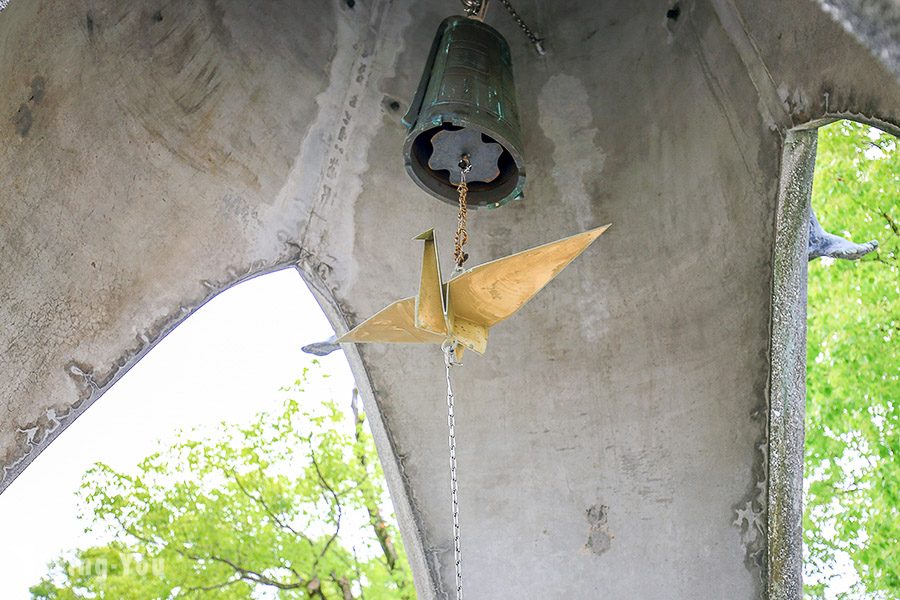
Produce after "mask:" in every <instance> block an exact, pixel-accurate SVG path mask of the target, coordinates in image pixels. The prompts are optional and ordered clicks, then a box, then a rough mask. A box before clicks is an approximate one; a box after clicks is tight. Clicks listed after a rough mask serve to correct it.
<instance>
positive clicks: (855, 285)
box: [804, 121, 900, 598]
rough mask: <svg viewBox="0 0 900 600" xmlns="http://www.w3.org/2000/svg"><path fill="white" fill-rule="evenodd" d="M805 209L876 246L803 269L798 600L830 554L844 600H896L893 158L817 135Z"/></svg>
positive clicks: (863, 138) (881, 146) (839, 129)
mask: <svg viewBox="0 0 900 600" xmlns="http://www.w3.org/2000/svg"><path fill="white" fill-rule="evenodd" d="M813 208H814V209H815V211H816V215H817V216H818V218H819V222H820V223H821V224H822V226H823V227H824V228H825V230H826V231H830V232H832V233H837V234H839V235H842V236H843V237H846V238H848V239H852V240H853V241H856V242H864V241H868V240H871V239H877V240H878V242H879V244H880V247H879V249H878V251H877V253H873V254H870V255H869V256H867V257H865V258H863V259H862V260H860V261H858V262H848V261H830V260H823V259H817V260H815V261H813V262H811V263H810V266H809V312H808V326H809V328H808V362H807V364H808V368H807V403H806V406H807V412H806V415H807V416H806V468H805V477H806V488H807V493H806V511H805V517H804V540H805V542H806V550H807V563H806V565H807V566H806V571H807V585H806V595H807V597H810V598H820V597H824V594H825V590H826V588H827V587H828V576H829V573H830V572H831V571H832V568H833V565H834V564H835V559H836V557H837V556H840V555H843V556H849V557H850V559H852V562H853V565H854V566H855V568H856V571H857V573H858V575H859V584H858V585H856V586H855V588H854V589H852V590H851V591H850V592H848V593H846V594H845V595H844V597H847V598H900V344H898V339H900V265H898V254H900V151H898V148H897V139H896V138H894V137H892V136H890V135H888V134H885V133H883V132H880V131H878V130H875V129H872V128H870V127H866V126H862V125H859V124H857V123H852V122H849V121H841V122H838V123H835V124H833V125H830V126H828V127H825V128H822V129H821V130H820V132H819V147H818V157H817V159H816V172H815V179H814V183H813Z"/></svg>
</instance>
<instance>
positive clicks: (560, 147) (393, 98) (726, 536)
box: [0, 0, 900, 599]
mask: <svg viewBox="0 0 900 600" xmlns="http://www.w3.org/2000/svg"><path fill="white" fill-rule="evenodd" d="M852 4H854V3H844V4H843V5H844V6H846V7H849V8H848V9H847V10H850V11H851V13H852V11H853V10H854V9H853V7H852ZM856 4H859V3H856ZM517 7H518V8H519V10H520V12H521V13H522V14H523V16H525V17H526V18H527V19H528V20H529V21H531V22H532V23H533V24H534V25H535V27H536V29H538V30H539V31H540V32H541V33H542V34H543V35H544V36H545V37H546V38H547V42H546V47H547V49H548V53H547V56H546V57H544V58H542V59H541V58H538V57H536V55H535V53H534V51H533V49H532V48H531V47H530V46H529V45H528V43H527V40H525V39H524V37H522V36H521V33H520V32H519V31H518V30H517V28H516V26H515V24H514V23H513V22H512V21H511V20H510V19H509V18H508V17H507V16H506V15H505V14H503V12H502V11H501V10H499V8H496V7H495V9H494V10H493V11H492V13H491V15H490V18H489V21H490V22H491V23H493V24H495V25H496V26H497V27H498V28H499V29H500V30H501V32H503V33H504V34H505V35H506V36H507V38H508V40H509V42H510V44H511V46H512V49H513V54H514V61H515V70H516V84H517V89H518V94H519V106H520V109H521V112H522V114H523V115H525V118H524V121H525V123H526V131H525V146H526V153H527V157H528V169H529V184H528V188H527V189H526V196H527V197H526V199H525V200H524V201H521V202H517V203H514V204H513V205H511V206H508V207H505V208H503V209H500V210H496V211H479V212H477V213H476V214H473V215H471V217H470V231H471V233H472V240H471V243H470V248H471V249H470V255H471V257H472V259H471V260H472V261H473V263H474V262H481V261H483V260H487V259H491V258H496V257H499V256H502V255H505V254H507V253H509V252H512V251H516V250H520V249H524V248H527V247H529V246H532V245H535V244H538V243H541V242H547V241H551V240H553V239H556V238H559V237H562V236H564V235H567V234H571V233H575V232H577V231H581V230H583V229H586V228H588V227H591V226H594V225H599V224H603V223H607V222H612V223H613V224H614V225H613V228H612V229H611V230H610V232H609V233H608V234H607V235H605V236H604V237H603V238H602V239H601V240H600V241H599V242H598V243H597V244H596V245H595V246H594V247H592V248H591V249H590V250H589V251H588V252H587V253H586V254H585V255H584V256H583V257H582V258H580V259H579V260H578V261H577V262H576V263H574V264H573V265H572V266H571V267H569V269H567V270H566V272H565V273H563V274H562V275H561V276H560V277H559V279H558V280H556V281H555V282H554V283H553V284H552V285H551V286H549V287H548V288H547V289H546V290H544V291H543V292H542V293H541V295H539V296H538V297H537V298H536V299H535V300H534V301H533V302H532V303H531V304H529V305H528V306H527V307H525V309H524V310H523V311H522V313H521V314H519V315H518V316H517V317H516V320H515V321H514V322H513V321H511V322H509V323H507V324H504V325H502V326H500V327H498V328H496V330H495V331H494V335H493V336H492V340H491V350H490V354H489V355H488V356H487V357H484V358H478V357H470V358H468V359H467V364H466V365H465V367H464V368H463V369H462V370H461V371H459V372H458V374H457V378H458V382H457V388H458V389H457V392H458V396H459V401H458V408H457V433H458V443H459V450H458V457H459V473H460V475H459V477H460V489H461V521H462V534H463V552H464V561H465V566H464V568H465V578H466V579H465V587H466V589H467V590H468V591H469V592H470V593H471V594H474V595H477V597H480V598H498V599H499V598H511V599H512V598H515V599H520V598H536V597H551V598H596V597H604V598H648V599H652V598H696V597H697V594H698V590H702V595H703V596H704V597H708V598H756V597H761V596H765V595H766V593H767V592H766V590H767V588H768V587H769V585H768V584H767V581H768V580H769V579H770V578H772V577H783V578H789V577H790V576H792V575H785V574H784V573H783V571H784V570H783V569H782V570H779V571H778V572H777V573H776V572H775V571H776V570H775V569H769V568H768V565H769V564H770V562H771V561H772V559H773V557H771V556H769V547H768V540H769V539H770V537H771V536H773V535H775V536H776V537H777V535H778V534H777V533H773V532H770V531H767V522H768V519H769V516H768V515H767V509H768V508H769V507H770V505H771V503H772V502H777V499H778V498H780V497H781V496H780V495H781V494H784V493H786V494H788V495H789V494H790V490H788V491H785V489H784V486H785V485H786V484H785V483H784V482H785V480H783V479H777V478H773V479H772V488H771V489H770V488H769V487H768V486H767V482H768V472H769V471H768V469H767V466H768V458H767V457H768V450H769V442H768V438H767V432H768V427H767V425H768V424H769V421H770V419H769V413H768V408H769V397H770V386H772V385H774V384H775V383H777V382H773V381H771V378H772V376H773V355H774V354H775V353H777V352H781V351H782V350H781V348H782V345H780V344H771V345H770V337H771V325H772V319H773V314H772V313H773V303H772V297H773V289H774V287H775V286H776V285H779V282H780V281H782V279H779V278H776V277H775V275H774V274H775V271H776V268H775V267H776V265H775V260H774V257H775V256H776V254H775V250H776V248H775V246H776V241H777V239H778V238H776V214H779V210H782V211H783V210H784V207H782V208H781V209H779V197H780V196H779V189H780V188H779V177H780V176H781V160H780V158H781V156H782V150H783V140H784V139H785V136H786V135H787V132H788V131H789V130H790V129H792V128H795V127H801V126H805V125H807V124H818V123H822V122H826V121H827V120H829V119H834V118H838V117H842V116H849V117H853V118H857V119H860V120H865V121H868V122H872V123H877V124H880V125H881V126H883V127H885V128H887V129H888V130H890V131H892V132H895V133H896V132H900V127H898V126H900V85H898V81H897V79H896V70H895V69H894V67H895V65H894V64H892V63H891V60H890V54H887V55H885V54H884V53H883V52H882V51H881V50H880V49H879V48H877V47H875V41H877V40H884V39H888V40H890V39H894V40H896V39H897V38H896V36H897V35H898V31H897V29H896V23H895V22H894V23H893V24H887V25H886V26H890V27H893V30H892V31H888V32H887V35H888V37H887V38H885V36H884V35H883V34H882V33H879V34H878V35H876V36H874V37H872V36H865V35H855V34H851V33H848V32H847V30H846V29H845V28H844V27H843V26H842V25H841V24H840V23H838V22H837V21H835V20H833V19H832V18H831V16H829V14H826V12H825V11H824V10H823V8H822V5H821V4H819V3H818V2H815V1H813V0H801V1H796V0H791V1H788V0H783V1H780V2H779V1H776V0H753V1H751V0H703V1H702V0H691V1H682V2H679V3H678V4H677V6H676V5H675V4H666V3H660V2H653V1H650V0H638V1H636V2H628V3H607V2H593V1H588V0H584V1H580V2H555V3H541V2H536V1H534V0H519V2H518V4H517ZM455 10H457V7H456V3H455V2H449V1H440V2H438V1H437V0H427V1H421V2H415V3H413V2H411V1H409V0H393V1H388V0H373V1H372V2H365V3H364V2H355V3H352V2H346V1H337V0H334V1H330V2H296V1H288V0H280V1H272V2H268V3H265V4H257V3H247V2H241V1H238V0H207V1H204V2H192V3H166V2H161V1H159V0H157V1H151V0H134V1H131V2H124V1H112V0H111V1H107V2H98V1H95V0H78V1H75V2H63V1H62V0H32V1H16V2H12V3H11V4H10V5H9V6H8V7H7V8H6V9H5V10H4V11H3V12H2V13H0V115H5V116H3V117H2V118H0V136H2V141H3V143H2V145H0V180H2V182H3V184H4V185H3V186H2V188H0V281H2V282H3V283H2V286H0V376H2V379H3V381H4V386H3V388H4V389H3V392H2V396H0V415H2V418H0V465H2V466H3V467H4V477H3V480H2V483H0V489H2V487H3V486H6V485H8V484H9V482H10V481H11V480H12V479H13V478H14V477H15V476H16V475H17V474H18V473H19V472H21V470H22V469H23V468H25V466H26V465H27V464H28V463H29V462H30V461H31V460H32V459H33V458H34V456H35V455H36V454H37V453H39V452H40V450H41V449H42V448H44V447H45V446H46V445H47V444H48V443H49V442H50V441H51V440H52V439H53V438H54V437H55V436H56V435H57V434H58V433H59V432H60V431H61V430H62V429H63V428H64V427H65V426H66V425H67V424H68V423H70V422H71V421H72V419H74V418H75V417H77V415H78V414H80V413H81V412H82V411H84V410H85V409H86V408H87V407H88V406H89V405H90V403H91V402H93V401H94V400H95V399H96V398H97V397H98V396H99V395H100V394H102V393H103V391H104V390H106V389H107V388H108V387H109V386H110V385H111V384H112V383H113V382H114V381H115V380H116V378H117V377H119V376H120V375H121V374H122V373H123V372H124V371H125V370H126V369H127V368H128V367H129V366H131V365H132V364H134V362H135V361H136V360H138V359H139V358H140V356H142V355H143V353H145V352H146V351H147V350H148V349H149V348H150V347H152V345H153V344H154V343H155V342H156V341H158V340H159V339H160V337H162V336H163V335H165V333H166V332H167V331H169V330H170V329H171V328H172V327H174V326H175V325H177V324H178V323H179V322H180V321H181V320H183V319H184V318H185V317H187V316H188V315H189V314H190V313H191V312H192V311H193V310H194V309H195V308H196V307H197V306H199V305H201V304H202V303H203V302H204V301H205V300H207V299H208V298H210V297H211V296H213V295H215V294H216V293H217V292H219V291H221V290H222V289H225V288H226V287H228V286H229V285H232V284H233V283H235V282H237V281H240V280H242V279H245V278H247V277H251V276H253V275H256V274H259V273H263V272H266V271H269V270H271V269H275V268H279V267H282V266H289V265H297V266H298V267H299V268H300V269H301V271H302V272H303V273H304V275H305V276H306V278H307V281H309V282H310V284H311V285H312V287H313V289H314V291H315V293H316V294H317V297H318V298H319V299H320V301H321V302H322V304H323V306H324V308H325V309H326V312H327V313H328V314H329V316H330V318H331V319H332V321H333V322H334V324H335V327H336V328H337V329H339V330H344V329H345V328H346V327H347V326H349V325H352V324H355V323H357V322H358V321H359V320H360V318H361V317H365V316H368V315H369V314H370V313H372V312H373V311H374V310H376V309H378V308H380V307H381V306H383V305H384V304H386V303H387V302H388V301H390V300H393V299H395V298H396V297H397V295H398V294H402V293H404V291H405V292H412V291H413V290H414V289H415V285H416V277H417V275H416V273H415V272H414V271H411V270H410V269H409V265H410V264H415V263H416V261H417V260H418V256H417V253H418V252H419V248H418V247H417V246H416V244H414V243H412V242H411V241H410V238H412V237H413V236H414V235H415V234H417V233H419V232H420V231H422V230H423V229H425V228H427V227H430V226H432V225H434V226H437V227H438V230H439V232H443V238H444V240H445V241H446V240H448V239H449V237H450V235H451V231H452V227H453V221H454V210H453V209H452V208H451V207H448V206H446V205H444V204H441V203H439V202H437V201H436V200H434V199H433V198H429V197H427V196H426V195H425V194H423V193H422V192H421V191H419V190H418V188H416V186H415V185H414V184H413V183H412V182H411V181H409V180H408V178H407V177H406V175H405V173H404V171H403V164H402V159H401V156H400V148H401V146H402V142H403V137H404V129H403V127H402V126H401V124H400V116H401V115H402V114H403V112H404V110H405V109H406V106H407V102H408V100H409V98H411V96H412V93H413V90H414V87H415V85H416V83H417V81H418V77H419V70H420V68H421V65H422V61H423V59H424V55H425V53H426V52H427V48H428V46H429V44H430V41H431V36H432V33H433V31H434V29H435V28H436V27H437V24H438V23H439V22H440V20H441V18H442V17H443V16H445V15H446V14H447V13H448V12H449V11H455ZM891 36H893V37H891ZM885 56H887V58H884V57H885ZM808 158H809V160H811V154H809V155H808ZM784 176H785V177H788V176H790V173H787V172H786V173H785V174H784ZM445 258H446V257H445ZM803 260H804V261H805V257H803ZM448 266H449V265H448ZM792 268H793V267H792V266H790V265H788V266H786V267H784V269H782V271H781V272H783V273H791V272H792V271H791V269H792ZM381 282H386V285H385V284H383V283H381ZM788 313H790V314H793V315H794V316H793V317H792V318H793V319H794V321H793V323H794V325H797V323H796V321H797V320H798V319H800V317H798V316H797V315H796V314H794V313H791V312H790V311H788ZM786 314H787V313H786ZM799 326H800V327H802V324H801V325H799ZM793 351H794V352H799V350H798V349H797V348H796V347H795V348H794V350H793ZM348 354H349V357H350V360H351V364H352V365H353V368H354V370H355V373H356V375H357V377H358V378H359V380H360V386H361V390H362V392H363V395H364V397H365V400H366V402H367V408H368V410H369V411H370V413H371V414H373V415H375V418H374V419H373V420H374V429H375V434H376V437H377V441H378V447H379V452H380V453H381V457H382V460H383V462H384V463H385V469H386V472H387V474H388V477H389V484H390V487H391V491H392V494H393V496H394V499H395V502H396V503H397V508H398V513H399V516H400V520H401V526H402V530H403V534H404V539H405V541H406V542H407V545H408V546H409V548H410V556H411V559H412V562H413V569H414V571H415V575H416V582H417V586H418V589H419V592H420V597H421V598H424V599H429V598H446V597H448V593H449V590H450V586H448V585H447V582H450V581H452V579H453V575H452V568H453V566H452V560H451V559H452V546H451V539H450V521H449V499H448V482H447V473H446V470H447V468H446V464H447V459H446V431H445V427H446V417H445V413H444V411H445V406H444V389H443V387H442V386H443V384H442V381H443V379H442V365H441V357H440V354H439V352H438V351H437V350H435V349H433V348H400V347H390V348H386V347H378V346H369V347H362V348H359V349H349V350H348ZM775 358H776V359H777V358H778V357H777V356H776V357H775ZM410 364H415V365H417V368H416V369H410V368H408V367H409V365H410ZM787 375H789V374H787ZM787 375H786V376H787ZM149 409H152V407H148V410H149ZM136 418H137V417H136ZM795 442H796V440H795ZM785 460H789V459H788V458H786V459H785ZM773 464H774V463H773ZM776 466H777V465H776ZM788 468H789V469H793V470H794V471H795V470H796V469H797V468H798V467H797V465H795V464H792V465H789V467H788ZM788 475H789V476H790V477H796V475H797V474H796V473H795V472H793V471H792V472H791V473H788ZM23 518H29V516H28V515H24V516H23ZM20 543H24V541H21V542H20ZM783 549H784V551H785V552H787V553H788V554H790V555H791V556H793V557H794V559H793V560H794V562H793V563H790V564H791V565H796V564H799V563H798V562H796V560H797V559H796V557H798V556H799V551H800V549H799V547H797V546H796V544H794V545H790V544H789V545H788V546H787V547H786V548H783ZM785 564H787V563H785ZM790 568H793V567H790ZM788 570H789V569H788ZM779 597H780V596H779ZM784 597H789V598H799V596H798V592H797V591H796V588H793V591H791V592H790V593H788V594H787V595H785V596H784Z"/></svg>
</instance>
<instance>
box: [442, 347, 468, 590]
mask: <svg viewBox="0 0 900 600" xmlns="http://www.w3.org/2000/svg"><path fill="white" fill-rule="evenodd" d="M454 346H455V344H454V343H452V342H451V343H445V344H444V345H443V346H442V348H441V349H442V350H443V351H444V367H445V368H446V370H447V427H448V430H449V440H450V505H451V507H452V509H453V562H454V565H455V568H456V600H462V597H463V593H462V553H461V552H460V546H459V487H458V485H457V481H456V416H455V415H454V414H453V401H454V398H453V386H452V384H451V383H450V367H451V366H453V365H455V364H458V363H456V362H454V358H453V353H454V351H455V348H454Z"/></svg>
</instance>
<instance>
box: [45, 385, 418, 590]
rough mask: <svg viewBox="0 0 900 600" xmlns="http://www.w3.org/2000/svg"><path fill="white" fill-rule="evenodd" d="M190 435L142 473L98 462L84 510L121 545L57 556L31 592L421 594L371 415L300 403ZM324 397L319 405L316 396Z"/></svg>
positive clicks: (299, 388)
mask: <svg viewBox="0 0 900 600" xmlns="http://www.w3.org/2000/svg"><path fill="white" fill-rule="evenodd" d="M307 376H308V374H307V372H306V370H304V374H303V377H302V378H301V379H299V380H297V382H295V385H294V386H293V387H292V388H288V391H294V392H301V395H300V397H301V399H302V400H301V401H297V400H287V401H286V402H285V403H284V408H283V410H282V411H281V412H280V414H267V413H262V414H260V415H258V417H257V418H256V419H255V421H253V422H252V423H250V424H249V425H246V426H235V425H224V424H223V426H222V428H221V429H220V430H219V431H218V432H217V433H215V434H214V435H207V436H205V437H204V438H203V439H193V438H194V437H195V436H196V432H195V433H193V434H191V435H181V436H179V438H178V441H177V443H175V444H174V445H173V446H172V447H170V448H168V449H167V450H164V451H161V452H157V453H154V454H152V455H151V456H148V457H147V458H146V459H144V460H143V461H142V462H141V463H140V464H139V465H138V467H137V469H136V471H135V472H133V473H121V472H118V471H116V470H114V469H112V468H110V467H109V466H106V465H104V464H97V465H95V466H94V467H93V468H92V469H91V470H89V471H88V472H87V473H86V474H85V476H84V479H83V484H82V488H81V500H82V508H83V512H84V513H85V515H86V516H88V518H89V519H90V521H91V522H92V528H93V529H95V530H100V531H102V532H104V534H105V535H108V536H110V538H109V539H112V540H113V541H112V543H110V544H108V545H106V546H102V547H95V548H88V549H84V550H77V551H75V552H74V553H71V554H70V555H67V556H64V557H62V558H60V559H58V560H57V561H56V562H55V563H53V564H52V565H51V566H50V572H49V573H48V575H47V576H46V577H45V578H44V579H43V580H42V581H41V582H40V583H39V584H38V585H36V586H34V587H33V588H31V593H32V598H40V599H48V600H49V599H58V600H75V599H82V598H97V599H115V600H120V599H130V598H134V599H141V600H147V599H152V598H158V599H164V598H165V599H168V598H201V597H202V598H222V599H230V598H234V599H237V598H241V599H246V598H251V597H255V598H260V597H265V598H315V599H318V600H325V599H337V600H350V599H356V598H365V600H388V599H390V600H396V599H413V598H415V592H414V589H413V584H412V579H411V574H410V571H409V566H408V564H407V560H406V556H405V554H404V550H403V546H402V544H401V542H400V539H399V536H398V535H397V530H396V525H395V524H394V523H393V522H392V521H391V520H390V519H393V516H392V515H391V517H387V516H385V515H386V514H390V513H389V506H390V505H389V503H388V498H387V496H386V493H385V484H384V475H383V473H382V471H381V466H380V464H379V462H378V460H377V456H376V454H375V448H374V445H373V443H372V439H371V435H370V434H369V433H368V432H367V431H366V429H365V428H364V415H363V414H362V413H360V412H358V411H357V408H356V396H355V394H354V402H353V405H352V408H353V416H354V419H353V420H352V421H351V420H348V419H347V418H346V417H345V416H344V415H343V414H342V413H341V411H340V410H338V408H337V407H336V406H335V404H333V403H324V404H323V403H321V402H319V401H318V400H316V399H313V398H304V397H303V395H302V392H303V385H304V382H305V381H306V377H307ZM314 400H315V401H314Z"/></svg>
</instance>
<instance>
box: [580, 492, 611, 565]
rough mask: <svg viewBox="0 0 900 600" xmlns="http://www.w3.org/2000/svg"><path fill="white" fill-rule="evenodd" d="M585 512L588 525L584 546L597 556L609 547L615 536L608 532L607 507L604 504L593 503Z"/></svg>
mask: <svg viewBox="0 0 900 600" xmlns="http://www.w3.org/2000/svg"><path fill="white" fill-rule="evenodd" d="M585 514H586V517H587V521H588V524H589V525H590V530H589V531H588V540H587V544H585V547H586V548H587V549H588V550H590V551H591V552H593V553H594V554H596V555H598V556H599V555H601V554H603V553H604V552H606V551H607V550H609V549H610V547H611V546H612V541H613V539H615V537H616V536H614V535H612V534H611V533H610V532H609V507H608V506H606V505H605V504H594V505H593V506H591V507H589V508H588V509H587V511H586V513H585Z"/></svg>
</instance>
